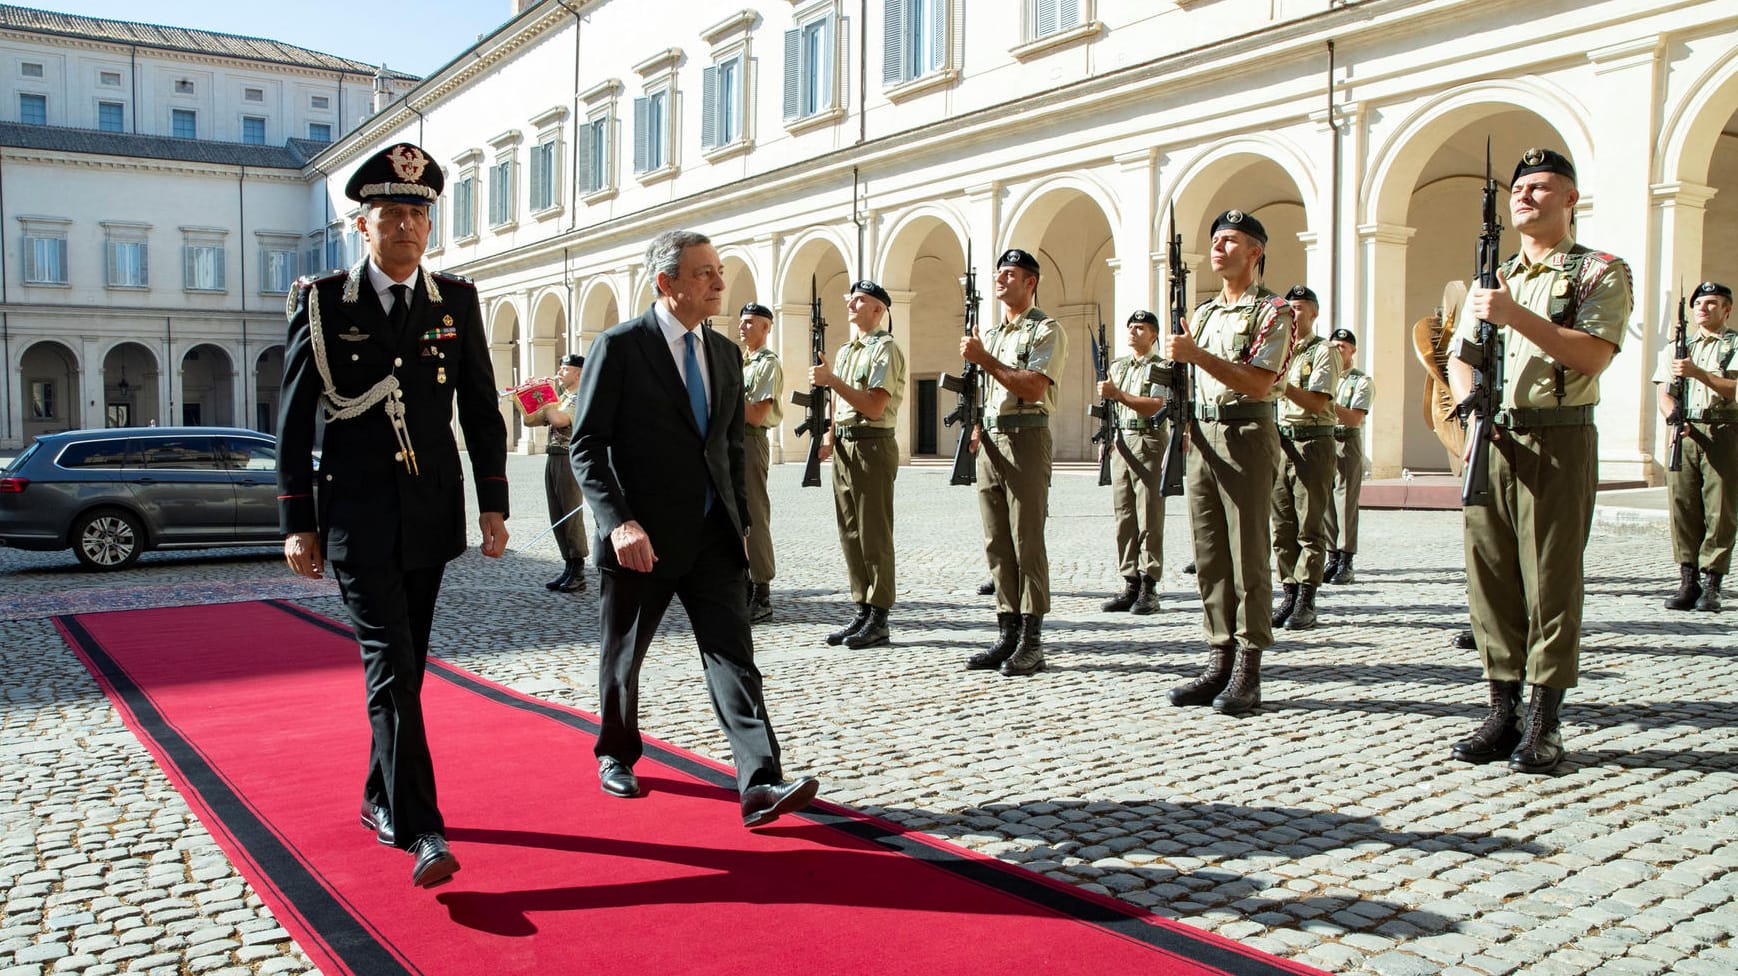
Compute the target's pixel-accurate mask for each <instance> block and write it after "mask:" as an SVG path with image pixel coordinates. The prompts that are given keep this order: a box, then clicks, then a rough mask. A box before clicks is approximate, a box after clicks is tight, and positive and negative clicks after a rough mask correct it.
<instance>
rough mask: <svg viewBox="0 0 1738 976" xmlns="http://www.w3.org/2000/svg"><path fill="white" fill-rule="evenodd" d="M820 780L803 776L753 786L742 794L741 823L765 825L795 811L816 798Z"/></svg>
mask: <svg viewBox="0 0 1738 976" xmlns="http://www.w3.org/2000/svg"><path fill="white" fill-rule="evenodd" d="M820 791H821V782H820V780H817V779H815V778H814V777H813V776H804V777H803V778H801V779H796V780H792V781H790V782H789V783H772V784H769V785H767V786H750V787H749V788H748V791H747V792H746V793H744V794H742V825H743V826H744V827H764V826H766V825H767V824H769V823H772V822H773V821H774V820H777V819H778V818H779V817H781V816H784V815H785V814H787V813H796V812H797V811H798V810H801V809H802V808H803V807H806V806H808V805H809V804H810V803H813V802H814V801H815V794H816V793H819V792H820Z"/></svg>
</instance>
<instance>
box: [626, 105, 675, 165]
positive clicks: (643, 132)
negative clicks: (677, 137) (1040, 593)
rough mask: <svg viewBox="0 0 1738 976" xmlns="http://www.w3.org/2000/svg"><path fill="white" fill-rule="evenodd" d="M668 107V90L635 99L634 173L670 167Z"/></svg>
mask: <svg viewBox="0 0 1738 976" xmlns="http://www.w3.org/2000/svg"><path fill="white" fill-rule="evenodd" d="M669 107H670V90H669V89H667V88H661V89H659V90H657V91H655V92H650V93H648V94H647V95H646V96H645V97H644V98H636V99H634V172H636V173H651V172H655V171H657V170H660V169H663V168H664V167H666V166H668V165H670V156H669V148H670V147H669V131H670V115H669Z"/></svg>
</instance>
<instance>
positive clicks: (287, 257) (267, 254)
mask: <svg viewBox="0 0 1738 976" xmlns="http://www.w3.org/2000/svg"><path fill="white" fill-rule="evenodd" d="M259 278H260V291H262V292H266V293H268V294H273V295H282V294H284V293H286V292H288V291H289V290H290V286H291V285H292V284H295V281H296V252H295V251H294V250H291V249H290V248H280V247H273V248H266V249H264V250H261V251H260V252H259Z"/></svg>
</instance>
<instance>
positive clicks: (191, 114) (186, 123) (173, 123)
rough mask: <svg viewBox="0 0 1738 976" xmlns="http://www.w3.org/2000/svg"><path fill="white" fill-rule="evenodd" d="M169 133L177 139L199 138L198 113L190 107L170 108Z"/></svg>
mask: <svg viewBox="0 0 1738 976" xmlns="http://www.w3.org/2000/svg"><path fill="white" fill-rule="evenodd" d="M169 134H170V135H172V136H174V137H175V138H177V139H197V138H199V113H198V112H195V111H193V110H192V109H190V108H177V109H170V110H169Z"/></svg>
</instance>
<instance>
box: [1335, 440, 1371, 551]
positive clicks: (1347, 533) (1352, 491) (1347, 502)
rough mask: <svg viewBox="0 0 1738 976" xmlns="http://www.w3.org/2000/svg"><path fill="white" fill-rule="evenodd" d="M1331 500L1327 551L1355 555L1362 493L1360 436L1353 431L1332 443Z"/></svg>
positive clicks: (1362, 461) (1362, 473)
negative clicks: (1333, 472)
mask: <svg viewBox="0 0 1738 976" xmlns="http://www.w3.org/2000/svg"><path fill="white" fill-rule="evenodd" d="M1334 446H1335V452H1334V453H1335V458H1334V468H1335V477H1334V499H1333V503H1332V504H1330V505H1329V506H1328V548H1329V549H1338V550H1339V551H1341V552H1349V553H1352V554H1354V555H1356V554H1357V552H1358V495H1359V494H1360V493H1361V492H1362V491H1363V490H1364V434H1363V431H1361V430H1359V429H1357V428H1353V430H1352V432H1351V433H1349V434H1347V435H1346V437H1345V439H1344V440H1340V439H1337V438H1336V440H1335V442H1334Z"/></svg>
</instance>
